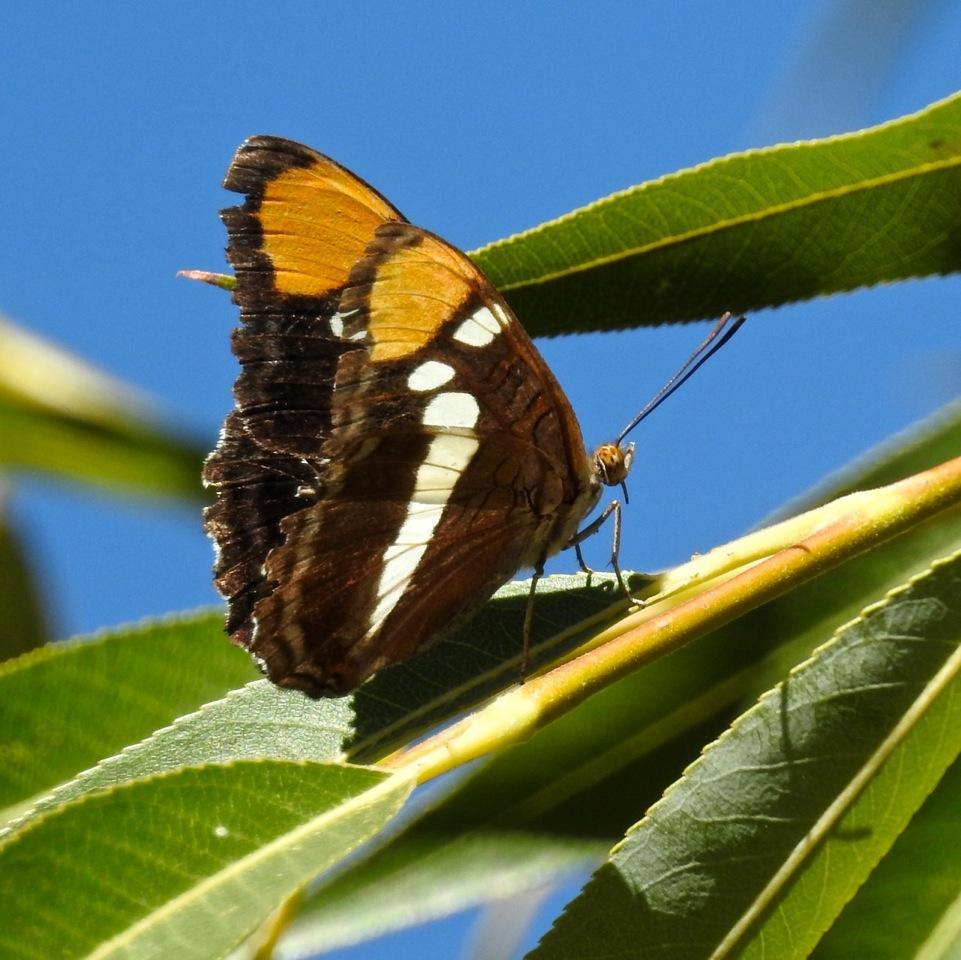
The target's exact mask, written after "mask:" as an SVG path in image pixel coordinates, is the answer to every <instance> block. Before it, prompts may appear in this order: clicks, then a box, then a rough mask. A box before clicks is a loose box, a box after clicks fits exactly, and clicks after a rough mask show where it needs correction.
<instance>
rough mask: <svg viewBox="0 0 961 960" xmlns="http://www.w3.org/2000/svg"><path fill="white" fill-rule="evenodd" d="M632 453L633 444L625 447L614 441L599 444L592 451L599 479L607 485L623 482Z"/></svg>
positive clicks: (614, 485)
mask: <svg viewBox="0 0 961 960" xmlns="http://www.w3.org/2000/svg"><path fill="white" fill-rule="evenodd" d="M633 454H634V450H633V444H631V445H630V446H629V447H628V448H627V449H624V448H622V447H620V446H618V445H617V444H616V443H605V444H602V445H601V446H599V447H598V448H597V450H596V451H595V452H594V463H595V464H596V465H597V471H598V473H599V474H600V477H601V480H603V482H604V483H605V484H606V485H607V486H609V487H616V486H617V485H618V484H619V483H621V482H623V480H624V478H625V477H626V476H627V472H628V470H630V468H631V460H632V459H633Z"/></svg>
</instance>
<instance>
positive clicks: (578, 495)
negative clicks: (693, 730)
mask: <svg viewBox="0 0 961 960" xmlns="http://www.w3.org/2000/svg"><path fill="white" fill-rule="evenodd" d="M338 169H339V168H338ZM375 197H376V195H375ZM377 199H378V200H379V198H377ZM249 203H250V201H249V200H248V204H249ZM260 209H261V210H262V209H263V207H262V206H261V208H260ZM331 209H333V207H332V208H331ZM333 215H334V217H335V219H336V214H333ZM397 216H398V217H399V215H397ZM225 219H227V224H228V229H229V230H230V231H231V248H234V246H235V240H234V230H233V227H232V224H231V219H230V217H227V218H225ZM318 220H320V221H322V220H323V216H321V215H320V214H319V213H317V212H316V211H315V212H314V213H313V214H309V212H307V211H301V212H300V213H299V214H298V216H297V217H296V218H295V217H290V218H288V220H287V221H286V222H285V224H284V231H289V232H290V233H291V235H290V236H288V235H287V234H286V233H285V234H284V235H285V237H286V239H285V240H284V241H283V242H284V244H285V246H284V247H283V250H284V251H298V256H299V253H300V251H303V250H315V251H322V250H323V249H324V244H323V242H322V241H320V240H316V238H315V236H314V233H313V232H312V231H314V230H315V229H316V226H315V224H316V222H317V221H318ZM296 231H300V233H301V234H306V236H299V237H298V236H297V235H296ZM356 233H357V232H356V231H354V233H352V234H351V235H352V236H355V235H356ZM268 246H269V245H268ZM270 249H271V250H272V251H273V252H272V253H271V254H270V259H271V264H272V269H273V271H274V275H275V276H282V277H290V276H297V277H298V278H299V279H297V280H296V285H295V286H294V287H292V288H291V292H287V293H285V292H283V291H282V290H281V291H277V294H276V299H275V300H274V303H275V305H276V306H277V307H279V309H280V314H281V315H280V317H279V318H278V319H279V320H281V321H282V320H283V319H284V315H283V309H284V307H285V305H287V304H288V303H289V304H292V305H294V304H295V305H296V306H297V307H298V309H299V310H300V311H301V314H300V315H305V314H304V311H303V309H302V308H303V306H304V300H305V298H307V299H310V297H314V298H315V299H317V298H318V297H319V298H320V299H323V300H324V302H325V304H326V306H325V308H324V310H322V311H316V312H315V313H314V314H312V316H313V317H314V323H315V329H313V330H312V331H311V330H310V329H309V327H308V326H305V327H304V328H302V329H301V328H298V333H297V335H296V337H295V338H294V340H292V341H289V343H290V344H292V345H293V346H295V347H297V351H296V352H295V353H294V354H293V357H292V356H291V354H290V353H284V351H283V348H284V346H285V344H286V343H287V342H288V341H284V340H282V339H279V338H277V337H274V338H272V339H271V343H272V345H274V346H275V347H276V348H277V350H278V351H279V352H278V355H277V356H272V357H270V358H267V359H269V360H271V361H273V362H272V363H268V364H267V365H266V366H264V367H256V368H251V367H248V366H247V365H246V364H245V372H244V374H242V376H241V382H239V383H238V401H239V404H238V405H239V408H240V409H239V411H238V412H235V414H234V415H232V417H233V419H234V421H235V422H234V423H233V424H231V422H230V420H228V430H227V439H225V440H224V441H223V442H222V444H221V447H220V448H218V452H217V453H215V455H214V458H213V460H212V461H211V463H212V464H214V466H213V468H212V467H210V466H208V478H209V479H210V480H211V481H212V482H214V483H216V484H218V485H219V486H220V491H221V498H223V497H224V495H225V493H226V495H227V497H228V498H229V503H230V506H229V507H224V508H220V507H219V505H218V507H214V508H212V509H211V515H210V517H209V519H208V525H209V526H210V528H211V530H212V532H213V533H214V536H215V537H216V538H217V539H218V541H228V542H229V538H230V537H231V536H232V535H233V532H232V528H231V527H230V524H229V520H230V516H231V514H232V512H233V511H234V509H235V508H241V507H242V508H243V513H244V522H245V524H246V526H247V529H249V530H252V531H257V533H256V534H255V535H254V536H252V537H248V540H247V543H248V544H256V547H255V548H250V549H248V551H247V553H246V554H245V555H244V556H243V557H242V558H241V562H239V563H235V564H234V567H233V568H231V570H233V569H236V570H237V571H238V572H237V574H236V576H235V577H233V576H232V575H231V570H226V569H225V570H224V572H223V573H222V574H221V577H220V579H221V585H222V589H224V587H226V590H225V593H227V595H228V597H229V598H231V620H230V626H231V632H232V634H233V636H234V639H236V640H237V641H238V642H240V643H242V644H243V645H244V646H247V647H248V648H249V649H251V651H252V652H253V653H254V654H255V655H256V656H257V657H258V658H259V659H260V660H261V662H262V663H263V664H264V665H265V668H266V670H267V672H268V674H269V676H270V677H271V679H273V680H274V681H275V682H277V683H280V684H282V685H285V686H292V687H297V688H299V689H302V690H304V691H305V692H307V693H309V694H311V695H312V696H322V695H331V694H340V693H343V692H346V691H347V690H349V689H351V688H352V687H353V686H355V685H356V684H357V683H359V682H360V681H361V680H363V679H364V678H365V677H367V676H369V675H370V674H371V673H373V672H375V671H376V670H378V669H380V668H381V667H383V666H385V665H387V664H390V663H393V662H396V661H397V660H400V659H403V658H405V657H407V656H410V655H411V654H413V653H415V652H416V651H417V650H419V649H421V648H423V647H425V646H426V645H428V644H430V643H432V642H434V641H436V640H437V639H438V638H439V637H440V636H441V635H442V634H443V633H444V632H445V631H446V630H447V629H449V628H450V627H451V626H452V625H453V624H455V623H456V622H458V621H459V620H461V619H463V618H464V617H466V616H468V615H470V614H471V613H473V612H474V611H475V610H476V609H477V607H478V606H480V605H481V604H482V603H483V602H484V601H485V600H486V599H487V598H488V597H489V595H490V594H491V593H492V592H493V591H494V590H495V589H496V588H497V587H498V586H499V585H500V584H501V583H503V582H504V581H505V580H507V579H508V578H509V577H510V576H511V575H512V574H513V573H514V572H515V571H516V570H517V569H518V568H519V567H521V566H523V565H526V564H534V563H536V562H538V561H539V560H540V559H542V557H543V556H544V555H545V554H546V553H547V552H550V551H552V550H553V549H557V548H559V547H560V546H561V545H562V543H563V542H564V540H566V537H567V536H569V534H570V533H571V532H573V528H574V526H575V525H576V523H577V522H578V520H579V519H580V517H581V516H583V514H584V513H585V512H586V510H587V509H588V508H589V506H590V505H591V502H592V499H593V497H592V494H591V492H590V490H589V474H590V471H589V464H588V459H587V456H586V453H585V451H584V446H583V441H582V440H581V437H580V432H579V429H578V426H577V423H576V421H575V419H574V417H573V414H572V413H571V411H570V408H569V405H568V404H567V401H566V399H565V398H564V396H563V393H562V392H561V390H560V388H559V387H558V385H557V383H556V382H555V380H554V378H553V377H552V375H551V374H550V372H549V370H548V369H547V368H546V366H545V364H544V362H543V360H542V359H541V357H540V355H539V354H538V353H537V351H536V349H535V348H534V346H533V344H532V343H531V342H530V340H529V338H528V337H527V335H526V334H525V333H524V331H523V329H522V328H521V327H520V325H519V324H518V323H517V321H516V320H515V319H514V318H513V316H512V315H511V314H510V311H509V310H508V309H507V307H506V305H505V304H504V302H503V301H502V300H501V298H500V297H499V296H498V295H497V293H496V292H495V291H494V290H493V288H492V287H491V286H490V285H489V284H488V283H487V281H486V280H485V279H484V277H483V276H482V275H481V274H480V273H479V272H478V271H477V269H476V267H474V266H473V264H471V262H470V261H469V260H468V259H467V258H466V257H464V256H463V254H461V253H459V252H458V251H456V250H455V249H454V248H452V247H450V246H449V245H448V244H446V243H444V241H442V240H440V239H439V238H437V237H435V236H433V235H432V234H429V233H427V232H425V231H423V230H420V229H418V228H416V227H413V226H411V225H409V224H407V223H406V222H402V221H400V220H399V219H394V220H390V219H389V218H385V219H384V221H383V222H381V223H380V224H379V225H376V226H375V227H374V230H373V237H372V238H371V239H370V241H369V242H368V243H367V244H366V246H365V250H364V252H363V256H361V255H360V254H358V255H357V257H356V262H355V263H354V264H353V266H352V268H351V270H350V275H349V280H348V282H347V283H346V285H344V284H343V283H341V289H340V290H338V291H337V293H336V294H332V293H323V292H322V291H320V288H319V287H318V288H317V289H315V290H314V292H313V293H312V294H311V293H309V292H308V288H309V285H310V282H311V281H310V279H309V278H307V279H303V277H304V273H303V271H304V270H306V269H308V268H306V267H298V268H297V269H290V270H287V269H286V268H285V267H284V266H283V264H284V263H285V262H286V261H285V260H284V256H285V254H282V253H280V252H279V251H280V249H281V248H280V247H278V246H277V245H276V244H275V245H274V246H273V247H272V248H270ZM339 255H340V254H338V256H339ZM322 256H323V255H322V253H320V252H314V253H311V257H312V258H315V259H316V258H318V257H322ZM300 262H301V261H299V260H298V264H299V263H300ZM235 265H236V264H235ZM323 266H324V268H325V269H326V264H324V265H323ZM333 279H336V278H333ZM283 282H284V283H287V282H288V281H287V280H284V281H283ZM290 282H291V283H293V281H290ZM331 282H332V280H331V279H328V280H326V281H325V283H327V284H328V285H329V284H330V283H331ZM238 289H239V288H238ZM325 289H326V288H325ZM330 289H331V290H333V288H332V287H331V288H330ZM238 299H240V301H241V304H242V306H243V305H244V300H243V295H242V291H240V292H239V293H238ZM332 308H335V309H332ZM244 320H245V330H246V329H247V325H248V324H247V317H246V313H245V315H244ZM243 332H244V331H242V332H241V333H242V334H243ZM300 338H303V340H306V341H307V344H306V345H304V347H302V346H301V342H300ZM320 342H323V343H325V344H327V346H325V347H324V348H322V349H320V348H319V347H318V344H319V343H320ZM302 349H312V350H313V353H312V354H311V355H310V356H309V357H308V358H306V360H307V362H306V363H299V364H296V365H295V366H291V360H292V359H296V360H297V361H299V360H301V359H302ZM238 353H239V354H240V351H238ZM241 359H242V360H243V359H244V358H243V356H242V355H241ZM331 362H333V363H334V364H335V365H336V375H335V376H334V375H332V371H331V368H330V363H331ZM264 377H266V379H267V382H268V383H270V384H271V388H270V390H268V391H266V393H267V394H268V395H266V396H262V393H263V391H262V389H260V387H261V380H262V379H263V378H264ZM245 378H246V380H245ZM278 382H282V383H283V387H282V388H278V387H275V386H274V385H275V384H277V383H278ZM241 383H244V386H243V388H242V387H241ZM301 391H304V393H303V394H302V392H301ZM248 395H249V396H250V397H256V402H255V403H254V404H253V405H252V406H250V407H249V408H248V407H245V406H244V402H243V398H244V397H246V396H248ZM303 395H306V396H307V397H308V398H310V402H309V403H307V404H305V403H304V401H303V399H302V396H303ZM305 411H306V414H307V415H308V419H310V418H311V417H312V418H313V420H312V421H311V422H310V426H309V427H308V428H307V429H304V428H303V427H301V426H298V424H300V423H303V422H304V414H305ZM277 424H283V425H284V429H283V430H278V429H277V428H276V425H277ZM265 425H268V427H267V428H265ZM254 429H256V430H257V432H258V435H257V436H256V437H254V436H253V431H254ZM238 438H239V439H238ZM226 463H230V464H231V465H232V479H233V480H235V481H239V483H233V484H232V483H231V478H227V477H225V476H222V475H221V473H222V471H221V472H217V471H218V470H220V465H221V464H226ZM251 464H254V465H255V466H254V467H252V466H251ZM251 478H253V479H254V480H255V481H256V482H251ZM235 487H238V490H235ZM221 502H223V501H221ZM261 502H262V503H263V505H264V509H263V510H262V511H260V512H258V509H257V503H261ZM218 510H219V512H218ZM221 525H223V527H221ZM264 545H266V552H265V551H264V549H263V548H264ZM221 562H222V563H223V555H222V558H221ZM258 562H259V563H260V566H259V567H257V569H256V570H254V569H253V567H254V566H255V565H256V564H257V563H258ZM218 572H220V571H219V570H218ZM251 574H253V575H254V579H253V580H252V581H250V582H253V583H255V586H254V588H253V589H252V590H251V589H250V588H249V587H244V586H243V583H244V582H245V577H247V576H249V575H251ZM258 574H259V581H258V580H257V575H258Z"/></svg>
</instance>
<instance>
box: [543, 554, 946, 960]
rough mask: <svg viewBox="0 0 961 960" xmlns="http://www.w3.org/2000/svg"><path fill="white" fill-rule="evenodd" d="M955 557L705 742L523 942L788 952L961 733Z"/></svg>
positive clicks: (807, 938)
mask: <svg viewBox="0 0 961 960" xmlns="http://www.w3.org/2000/svg"><path fill="white" fill-rule="evenodd" d="M959 644H961V557H959V556H958V555H956V556H954V557H953V558H951V559H950V560H947V561H944V562H941V563H938V564H936V565H935V566H934V567H933V568H932V570H931V571H930V572H929V573H927V574H925V575H923V576H921V577H919V578H918V579H916V580H915V581H913V582H912V583H911V584H910V585H908V586H906V587H905V588H903V589H902V590H900V591H898V592H896V593H894V594H892V595H891V596H890V597H888V598H887V600H885V601H884V602H883V603H881V604H878V605H876V606H874V607H872V608H869V609H868V610H867V611H865V614H864V615H863V616H862V617H860V618H859V619H857V620H856V621H854V622H852V623H851V624H849V625H848V626H847V627H846V628H844V629H842V630H841V631H840V633H839V634H838V635H837V637H836V638H835V639H834V640H832V641H831V642H830V643H829V644H827V645H826V646H825V647H824V648H822V649H821V650H819V651H818V652H817V653H816V654H815V656H814V657H812V659H811V660H810V661H808V662H807V663H805V664H804V665H803V666H802V667H801V668H799V669H798V670H796V671H795V672H794V673H793V674H792V676H791V677H790V679H789V680H787V681H785V682H784V683H783V684H781V685H779V686H778V687H777V688H776V689H775V690H774V691H772V692H771V693H770V694H769V695H767V696H765V697H764V698H763V699H762V701H761V702H760V703H759V704H758V705H757V706H756V707H755V708H754V709H752V710H751V711H750V712H749V713H747V714H745V715H744V716H743V717H741V718H740V719H739V720H738V722H737V723H736V724H735V725H734V726H733V728H732V729H731V730H730V731H729V732H728V733H727V734H726V735H725V736H724V737H722V738H721V739H720V740H719V741H718V742H717V743H716V744H714V745H712V747H711V748H709V749H708V750H707V751H706V752H705V754H704V756H703V758H702V759H701V760H699V761H698V762H697V763H696V764H694V766H693V767H692V768H691V769H690V770H689V771H688V773H687V774H686V775H685V776H684V777H683V778H682V779H681V780H680V781H678V782H677V783H676V784H675V785H674V786H673V787H672V788H671V789H670V790H669V791H668V792H667V794H666V795H665V797H664V798H663V799H662V800H661V801H660V802H659V803H657V804H656V805H655V806H654V807H653V808H652V809H651V810H650V812H649V813H648V815H647V817H646V818H645V819H644V820H643V821H641V823H640V824H639V825H638V826H637V827H636V829H634V830H633V831H631V832H630V833H628V835H627V837H626V838H625V839H624V841H623V842H622V843H621V844H620V845H619V846H618V847H617V848H616V849H615V850H614V852H613V853H612V855H611V858H610V860H609V862H608V863H607V864H605V865H604V866H603V867H602V868H601V869H600V870H599V871H598V872H597V874H595V876H594V878H593V879H592V880H591V882H590V883H589V884H588V885H587V886H586V887H585V889H584V890H583V892H582V893H581V895H580V896H579V897H578V898H577V899H576V900H574V901H573V902H572V903H571V904H569V905H568V907H567V908H566V909H565V912H564V913H563V915H562V916H561V917H560V918H559V919H558V920H557V922H556V923H555V926H554V928H553V929H552V930H551V931H550V932H549V933H548V934H547V936H546V937H545V938H544V940H543V941H542V943H541V945H540V947H538V948H537V950H535V951H534V952H533V953H532V954H531V956H532V957H536V958H538V960H540V958H553V957H578V958H588V957H591V956H599V955H601V954H602V953H603V956H605V957H619V956H623V957H633V956H635V955H636V946H637V944H638V943H639V942H643V943H645V944H646V945H647V947H648V949H649V951H651V952H652V954H656V955H657V956H660V957H668V958H669V957H678V958H681V957H683V958H684V960H692V958H697V957H712V958H721V957H728V956H735V955H736V956H739V957H741V956H762V955H763V956H777V957H779V958H782V957H783V958H792V957H803V956H806V955H807V953H808V952H809V951H810V950H811V948H812V947H813V946H814V944H815V943H816V942H817V940H818V938H819V937H820V936H821V934H822V933H823V932H824V930H825V929H826V928H827V927H828V926H829V925H830V924H831V922H833V920H834V919H835V917H836V916H837V914H838V912H839V911H840V910H841V908H842V907H843V905H844V904H845V903H846V902H847V900H848V899H849V898H850V897H851V895H852V894H853V892H854V891H855V890H856V889H857V888H858V886H859V885H860V884H861V883H862V882H863V881H864V879H865V878H866V876H867V875H868V873H869V872H870V871H871V869H872V868H873V867H874V865H875V864H876V863H877V862H878V860H879V859H880V858H881V857H882V856H883V855H884V853H885V852H886V851H887V849H888V848H889V847H890V845H891V844H892V843H893V842H894V840H895V839H896V837H897V836H898V834H899V833H900V832H901V831H902V830H903V829H904V826H905V824H906V823H907V821H908V820H909V818H910V817H911V815H912V814H913V813H914V812H915V810H916V809H917V808H918V807H919V806H920V804H921V803H922V802H923V800H924V798H925V797H926V795H927V794H928V793H929V792H930V790H931V789H932V788H933V787H934V785H935V784H936V783H937V782H938V779H939V778H940V777H941V775H942V773H943V772H944V770H945V769H946V768H947V766H948V765H949V764H951V763H952V762H953V761H954V759H955V758H956V757H957V755H958V753H959V751H961V697H959V696H958V695H957V694H958V683H959V673H961V647H959Z"/></svg>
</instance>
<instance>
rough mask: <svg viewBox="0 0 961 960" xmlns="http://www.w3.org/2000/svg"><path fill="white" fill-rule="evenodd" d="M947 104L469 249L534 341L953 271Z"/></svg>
mask: <svg viewBox="0 0 961 960" xmlns="http://www.w3.org/2000/svg"><path fill="white" fill-rule="evenodd" d="M959 168H961V94H959V95H955V96H953V97H950V98H948V99H946V100H943V101H941V102H939V103H935V104H933V105H932V106H930V107H927V108H926V109H924V110H921V111H920V112H918V113H915V114H912V115H910V116H906V117H902V118H900V119H898V120H895V121H892V122H890V123H886V124H883V125H881V126H879V127H873V128H871V129H869V130H864V131H859V132H857V133H850V134H846V135H844V136H839V137H830V138H828V139H825V140H813V141H810V142H807V143H795V144H787V145H783V146H776V147H770V148H766V149H763V150H752V151H749V152H747V153H742V154H735V155H733V156H730V157H723V158H721V159H719V160H714V161H711V162H710V163H705V164H702V165H700V166H697V167H694V168H692V169H690V170H683V171H681V172H679V173H676V174H672V175H670V176H666V177H664V178H662V179H660V180H655V181H653V182H651V183H644V184H641V185H640V186H636V187H632V188H630V189H627V190H624V191H623V192H621V193H615V194H613V195H611V196H609V197H606V198H605V199H603V200H598V201H596V202H595V203H592V204H590V205H589V206H586V207H583V208H581V209H579V210H575V211H573V212H572V213H569V214H566V215H565V216H562V217H560V218H559V219H557V220H552V221H549V222H548V223H545V224H542V225H541V226H539V227H535V228H534V229H532V230H528V231H525V232H523V233H520V234H517V235H516V236H513V237H510V238H508V239H506V240H501V241H498V242H496V243H493V244H491V245H490V246H487V247H483V248H482V249H480V250H476V251H474V253H473V257H474V259H475V260H476V261H477V262H478V263H479V264H480V266H481V267H482V268H483V270H484V271H485V272H486V273H487V275H488V276H489V277H490V278H491V280H492V281H493V282H494V283H495V284H496V285H497V286H498V287H499V289H500V290H501V292H503V293H504V294H505V295H506V297H507V299H508V300H509V301H510V303H511V306H512V307H513V308H514V309H515V310H516V312H517V315H518V316H519V317H520V318H521V319H522V320H523V322H524V325H525V326H526V327H527V329H528V330H529V331H530V332H531V333H532V334H534V335H551V334H559V333H580V332H584V331H588V330H610V329H615V328H621V327H633V326H639V325H645V324H648V325H649V324H657V323H665V322H674V321H681V320H695V319H700V318H703V317H712V316H718V315H719V314H721V313H723V312H724V311H725V310H732V311H734V312H740V311H750V310H757V309H759V308H761V307H770V306H777V305H779V304H783V303H788V302H791V301H795V300H804V299H807V298H810V297H815V296H820V295H823V294H827V293H835V292H838V291H841V290H853V289H855V288H857V287H863V286H870V285H873V284H877V283H883V282H887V281H892V280H903V279H906V278H908V277H919V276H929V275H932V274H942V273H949V272H953V271H956V270H958V269H959V268H961V243H959V228H958V224H959V223H961V177H959V176H958V170H959Z"/></svg>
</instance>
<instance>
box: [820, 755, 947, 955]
mask: <svg viewBox="0 0 961 960" xmlns="http://www.w3.org/2000/svg"><path fill="white" fill-rule="evenodd" d="M958 810H961V760H956V761H955V762H954V764H953V765H952V767H951V769H950V770H948V772H947V773H946V774H945V775H944V777H943V778H942V780H941V782H940V783H939V784H938V786H937V787H936V789H935V791H934V793H932V794H931V796H930V797H928V799H927V800H926V801H925V803H924V806H923V807H921V809H920V810H919V811H918V812H917V813H916V814H915V815H914V818H913V819H912V820H911V823H910V824H909V825H908V828H907V830H905V831H904V833H903V834H902V835H901V836H900V837H899V838H898V840H897V843H895V845H894V846H893V847H892V848H891V851H890V853H888V855H887V856H886V857H885V858H884V860H882V861H881V863H880V865H879V866H878V868H877V870H875V871H874V873H873V874H872V875H871V877H870V879H869V880H868V881H867V883H865V885H864V886H863V887H862V888H861V889H860V890H859V891H858V894H857V896H856V897H855V898H854V900H852V901H851V903H849V904H848V906H847V907H846V908H845V910H844V912H843V913H842V914H841V916H840V918H839V919H838V922H837V923H836V924H834V926H833V927H831V929H830V930H829V931H828V932H827V933H826V934H825V936H824V939H823V940H822V941H821V942H820V943H819V944H818V946H817V948H816V949H815V951H814V953H813V954H812V955H811V958H812V960H847V958H849V957H870V958H871V960H902V958H903V957H917V958H919V960H922V958H923V960H949V958H954V957H957V956H958V955H959V951H961V881H959V865H958V851H959V850H961V818H959V817H958ZM920 877H923V882H920V883H919V882H918V881H919V878H920Z"/></svg>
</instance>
